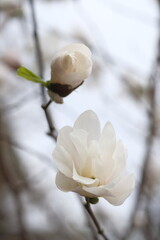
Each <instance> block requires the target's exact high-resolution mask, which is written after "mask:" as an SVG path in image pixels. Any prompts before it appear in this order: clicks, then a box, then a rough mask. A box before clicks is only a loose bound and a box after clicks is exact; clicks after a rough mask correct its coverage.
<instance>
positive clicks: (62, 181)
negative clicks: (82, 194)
mask: <svg viewBox="0 0 160 240" xmlns="http://www.w3.org/2000/svg"><path fill="white" fill-rule="evenodd" d="M56 185H57V187H58V188H59V189H60V190H61V191H63V192H69V191H73V190H75V189H76V188H77V187H78V186H79V184H78V183H77V182H76V181H74V180H73V179H72V178H68V177H66V176H65V175H64V174H63V173H61V172H57V175H56Z"/></svg>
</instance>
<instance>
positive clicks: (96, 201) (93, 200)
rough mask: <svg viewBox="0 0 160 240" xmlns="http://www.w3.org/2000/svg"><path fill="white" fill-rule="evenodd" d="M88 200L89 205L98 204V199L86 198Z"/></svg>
mask: <svg viewBox="0 0 160 240" xmlns="http://www.w3.org/2000/svg"><path fill="white" fill-rule="evenodd" d="M87 199H88V202H89V203H91V204H96V203H98V202H99V198H96V197H95V198H87Z"/></svg>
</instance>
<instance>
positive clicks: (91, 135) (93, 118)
mask: <svg viewBox="0 0 160 240" xmlns="http://www.w3.org/2000/svg"><path fill="white" fill-rule="evenodd" d="M73 128H74V129H83V130H85V131H87V132H88V140H89V141H90V140H97V139H98V138H99V136H100V123H99V119H98V117H97V115H96V114H95V113H94V112H93V111H91V110H88V111H85V112H84V113H82V114H81V115H80V116H79V117H78V119H77V120H76V122H75V124H74V127H73Z"/></svg>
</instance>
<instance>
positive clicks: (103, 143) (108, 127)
mask: <svg viewBox="0 0 160 240" xmlns="http://www.w3.org/2000/svg"><path fill="white" fill-rule="evenodd" d="M99 145H100V152H101V155H102V157H105V158H106V159H110V158H111V157H112V154H113V152H114V149H115V146H116V134H115V131H114V128H113V126H112V124H111V123H110V122H107V123H106V124H105V126H104V128H103V131H102V134H101V137H100V143H99Z"/></svg>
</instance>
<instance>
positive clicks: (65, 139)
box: [57, 126, 77, 157]
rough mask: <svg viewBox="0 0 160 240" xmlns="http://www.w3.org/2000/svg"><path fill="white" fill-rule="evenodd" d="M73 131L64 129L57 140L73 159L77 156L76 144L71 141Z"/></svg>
mask: <svg viewBox="0 0 160 240" xmlns="http://www.w3.org/2000/svg"><path fill="white" fill-rule="evenodd" d="M72 131H73V128H72V127H69V126H66V127H63V128H62V129H61V130H60V131H59V133H58V138H57V145H60V146H62V147H63V148H64V149H65V150H66V151H67V152H68V153H69V154H70V155H71V156H72V157H73V156H76V155H77V152H76V149H75V146H74V144H73V143H72V141H71V139H70V133H71V132H72Z"/></svg>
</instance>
